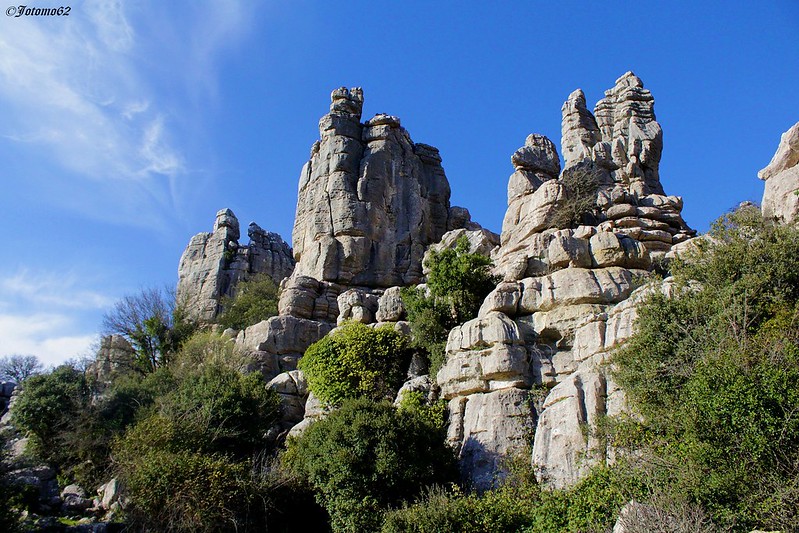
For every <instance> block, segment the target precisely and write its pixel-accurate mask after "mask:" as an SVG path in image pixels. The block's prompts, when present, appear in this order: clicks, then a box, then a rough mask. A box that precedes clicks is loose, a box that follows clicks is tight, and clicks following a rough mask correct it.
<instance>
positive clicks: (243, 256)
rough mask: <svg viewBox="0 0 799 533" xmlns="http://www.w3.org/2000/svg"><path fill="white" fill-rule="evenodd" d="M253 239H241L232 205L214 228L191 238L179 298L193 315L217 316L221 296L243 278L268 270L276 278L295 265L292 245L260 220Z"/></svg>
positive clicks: (183, 262) (182, 262)
mask: <svg viewBox="0 0 799 533" xmlns="http://www.w3.org/2000/svg"><path fill="white" fill-rule="evenodd" d="M247 235H248V236H249V239H250V242H249V243H248V244H246V245H241V244H239V237H240V233H239V221H238V219H237V218H236V216H235V215H234V214H233V211H231V210H230V209H222V210H220V211H219V212H218V213H217V214H216V220H215V221H214V229H213V231H212V232H211V233H199V234H197V235H195V236H194V237H192V238H191V241H190V242H189V245H188V246H187V247H186V250H185V251H184V252H183V255H182V256H181V258H180V265H179V267H178V288H177V298H178V302H179V303H181V304H182V305H183V306H184V307H185V309H186V311H187V312H188V314H189V316H191V317H193V318H195V319H198V320H201V321H204V322H210V321H213V320H214V319H215V318H216V316H217V315H218V314H219V312H220V311H221V300H222V298H224V297H225V296H228V297H232V296H233V295H234V294H235V290H236V285H237V284H238V283H239V282H240V281H244V280H247V279H250V278H252V277H253V276H256V275H258V274H265V275H267V276H269V277H270V278H272V279H273V280H274V281H275V283H280V282H281V280H282V279H283V278H285V277H287V276H289V275H291V272H292V271H293V270H294V258H293V256H292V253H291V248H289V246H288V244H286V243H285V242H284V241H283V239H282V238H281V237H280V235H278V234H277V233H272V232H268V231H265V230H263V229H262V228H261V227H260V226H258V225H257V224H256V223H254V222H253V223H251V224H250V226H249V228H248V229H247Z"/></svg>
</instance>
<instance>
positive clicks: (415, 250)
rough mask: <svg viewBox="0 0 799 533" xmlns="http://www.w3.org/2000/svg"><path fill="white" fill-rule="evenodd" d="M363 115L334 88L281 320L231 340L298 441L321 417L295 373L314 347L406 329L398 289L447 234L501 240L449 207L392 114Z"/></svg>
mask: <svg viewBox="0 0 799 533" xmlns="http://www.w3.org/2000/svg"><path fill="white" fill-rule="evenodd" d="M362 108H363V93H362V91H361V90H360V89H359V88H354V89H349V90H348V89H346V88H340V89H336V90H335V91H333V93H332V95H331V105H330V112H329V113H328V114H327V115H325V116H323V117H322V118H321V120H320V121H319V134H320V140H319V141H317V142H315V143H314V145H313V147H312V149H311V158H310V160H309V161H308V162H307V163H306V164H305V166H304V167H303V169H302V172H301V174H300V184H299V192H298V200H297V214H296V219H295V223H294V230H293V232H292V236H293V244H294V258H295V259H296V267H295V269H294V272H293V274H292V275H291V276H290V277H289V278H286V279H284V280H283V282H282V283H281V286H280V288H281V291H280V300H279V302H278V316H277V317H272V318H270V319H269V320H266V321H264V322H261V323H260V324H256V325H254V326H251V327H249V328H247V329H246V330H244V331H241V332H239V333H238V336H237V337H236V343H237V344H239V345H240V346H243V347H244V348H245V349H247V350H248V351H249V352H250V353H251V354H252V356H253V362H254V363H253V364H254V366H255V367H257V368H259V369H260V370H261V371H262V372H263V373H264V374H265V375H266V376H267V377H268V378H270V379H272V381H271V383H270V386H271V387H273V388H275V389H276V390H277V391H278V392H279V394H281V399H282V400H283V403H284V407H285V409H284V411H285V413H284V417H283V421H282V423H281V429H282V430H287V429H289V428H291V427H292V426H293V425H297V422H298V421H299V420H303V423H302V424H299V425H298V429H297V430H296V431H294V432H293V434H297V433H298V432H299V431H301V430H302V429H303V428H304V427H306V426H307V425H308V424H309V423H310V420H312V419H314V418H318V417H319V416H322V414H323V413H324V409H322V408H321V406H319V405H317V404H318V401H317V400H316V399H315V397H314V396H313V395H312V394H311V395H310V396H309V395H308V393H307V391H306V390H304V389H303V386H301V385H300V384H301V383H304V381H303V380H302V375H301V373H299V374H298V373H296V372H294V371H295V369H296V365H297V361H298V360H299V358H300V357H301V356H302V354H303V353H304V352H305V350H306V349H307V348H308V346H310V345H311V344H312V343H314V342H316V341H318V340H319V339H321V338H322V337H324V336H325V335H326V334H328V333H329V332H330V331H331V330H332V329H333V328H334V327H335V326H336V325H337V324H340V323H342V322H343V321H345V320H355V321H358V322H363V323H367V324H375V323H376V324H380V323H385V322H395V323H398V324H399V325H398V326H397V327H398V328H399V329H400V330H401V331H407V325H405V324H404V323H403V322H401V321H402V320H403V319H404V318H405V309H404V307H403V305H402V300H401V299H400V296H399V289H400V287H402V286H407V285H410V284H414V283H418V282H419V281H421V280H422V276H423V274H422V259H423V257H424V253H425V251H426V250H427V249H428V247H429V246H430V245H431V244H434V243H437V242H439V241H440V240H441V238H442V236H443V235H444V234H445V233H446V232H447V231H450V232H460V233H458V235H460V234H462V233H467V234H468V235H467V238H470V239H471V241H473V242H474V243H475V245H481V246H484V247H485V246H490V247H493V246H494V245H495V244H496V243H498V239H497V238H496V236H494V241H495V242H494V241H492V242H493V244H486V242H488V241H491V240H492V238H491V235H492V234H491V233H490V232H485V234H483V232H484V230H482V228H481V227H480V226H479V225H478V224H475V223H474V222H472V221H471V217H470V215H469V212H468V210H466V209H464V208H459V207H451V206H450V204H449V196H450V188H449V183H448V181H447V178H446V175H445V174H444V169H443V168H442V167H441V157H440V156H439V154H438V150H436V149H435V148H433V147H432V146H428V145H425V144H418V143H414V142H413V141H412V140H411V137H410V135H409V134H408V132H407V131H406V130H405V129H404V128H402V126H401V125H400V120H399V119H398V118H397V117H393V116H390V115H384V114H379V115H377V116H375V117H374V118H372V119H371V120H368V121H366V122H364V123H361V111H362ZM223 228H224V227H223ZM222 231H223V235H224V231H226V230H224V229H223V230H222ZM471 233H475V235H474V236H471ZM477 234H480V235H481V236H477ZM453 235H454V233H453ZM309 405H310V408H309ZM301 409H302V411H301ZM303 411H304V418H303V416H302V415H303Z"/></svg>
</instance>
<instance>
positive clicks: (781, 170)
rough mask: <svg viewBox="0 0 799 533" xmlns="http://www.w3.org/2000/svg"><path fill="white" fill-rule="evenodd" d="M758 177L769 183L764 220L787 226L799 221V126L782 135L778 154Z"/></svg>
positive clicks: (798, 123) (763, 207) (764, 194)
mask: <svg viewBox="0 0 799 533" xmlns="http://www.w3.org/2000/svg"><path fill="white" fill-rule="evenodd" d="M757 176H758V177H759V178H760V179H761V180H764V181H765V182H766V188H765V191H764V192H763V202H762V204H761V208H762V210H763V216H764V217H766V218H771V219H774V220H777V221H779V222H783V223H788V222H795V221H797V220H799V122H797V123H796V124H794V125H793V127H791V129H789V130H788V131H786V132H785V133H783V134H782V138H781V139H780V145H779V147H778V148H777V153H775V154H774V157H773V158H772V159H771V162H770V163H769V164H768V166H767V167H766V168H764V169H763V170H761V171H760V172H758V173H757Z"/></svg>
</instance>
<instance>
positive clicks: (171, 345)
mask: <svg viewBox="0 0 799 533" xmlns="http://www.w3.org/2000/svg"><path fill="white" fill-rule="evenodd" d="M195 329H196V325H195V324H194V323H193V322H192V321H191V320H189V319H188V317H187V316H186V314H185V311H184V310H183V309H182V307H181V306H178V305H176V303H175V298H174V297H173V296H171V295H170V296H167V295H166V294H165V293H164V291H162V290H160V289H156V288H150V289H144V290H142V291H141V292H140V293H138V294H136V295H128V296H125V297H123V298H122V299H121V300H119V301H118V302H117V303H116V304H115V305H114V307H113V309H111V310H110V311H109V312H107V313H106V314H105V315H104V316H103V333H104V334H106V335H111V334H117V335H122V336H123V337H125V338H126V339H127V340H128V342H130V343H131V345H132V346H133V348H134V349H135V350H136V355H137V359H138V364H139V368H140V369H141V370H142V371H143V372H152V371H153V370H155V369H156V368H158V367H159V366H161V365H163V364H165V363H167V362H168V361H169V357H170V356H171V355H172V354H174V353H175V352H177V350H178V349H179V348H180V345H181V344H182V343H183V341H184V340H185V339H187V338H188V337H189V336H190V335H191V334H192V333H193V332H194V330H195Z"/></svg>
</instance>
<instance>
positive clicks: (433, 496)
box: [382, 459, 639, 533]
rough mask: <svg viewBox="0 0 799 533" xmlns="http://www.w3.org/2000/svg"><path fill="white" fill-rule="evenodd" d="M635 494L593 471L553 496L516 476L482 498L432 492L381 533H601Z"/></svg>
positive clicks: (614, 476)
mask: <svg viewBox="0 0 799 533" xmlns="http://www.w3.org/2000/svg"><path fill="white" fill-rule="evenodd" d="M528 461H529V459H528ZM527 468H528V470H529V465H528V467H527ZM635 488H636V486H635V484H634V483H632V482H631V480H630V479H628V478H627V477H626V476H625V475H624V474H623V471H622V470H621V469H618V470H608V469H605V468H598V469H596V470H595V471H594V472H592V473H591V474H590V475H589V476H588V477H587V478H586V479H585V480H583V481H582V482H581V483H579V484H578V485H577V486H575V487H574V488H573V489H570V490H552V491H549V490H541V489H540V488H539V487H538V485H536V483H535V480H534V479H533V478H532V476H531V475H530V473H529V472H527V473H525V472H521V473H520V475H519V474H517V477H515V478H514V477H511V478H509V479H508V480H507V482H506V484H505V485H504V486H502V487H499V488H497V489H493V490H490V491H487V492H485V493H483V494H476V493H468V494H464V493H463V492H461V491H460V489H458V488H457V487H454V488H453V489H451V490H449V491H445V490H443V489H441V488H435V489H433V490H431V491H430V492H428V494H426V495H425V497H424V498H423V499H422V500H420V501H419V502H418V503H416V504H414V505H411V506H405V507H404V508H401V509H397V510H394V511H392V512H390V513H388V514H386V516H385V521H384V523H383V529H382V531H383V533H428V532H433V531H458V532H460V533H492V532H494V531H524V532H527V533H572V532H575V531H606V530H608V528H609V527H612V525H613V522H614V521H615V519H616V516H618V513H619V510H620V509H621V508H622V507H623V506H624V504H625V503H627V502H628V501H629V500H630V499H631V498H632V497H634V496H636V495H638V494H639V493H638V492H636V490H635Z"/></svg>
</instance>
